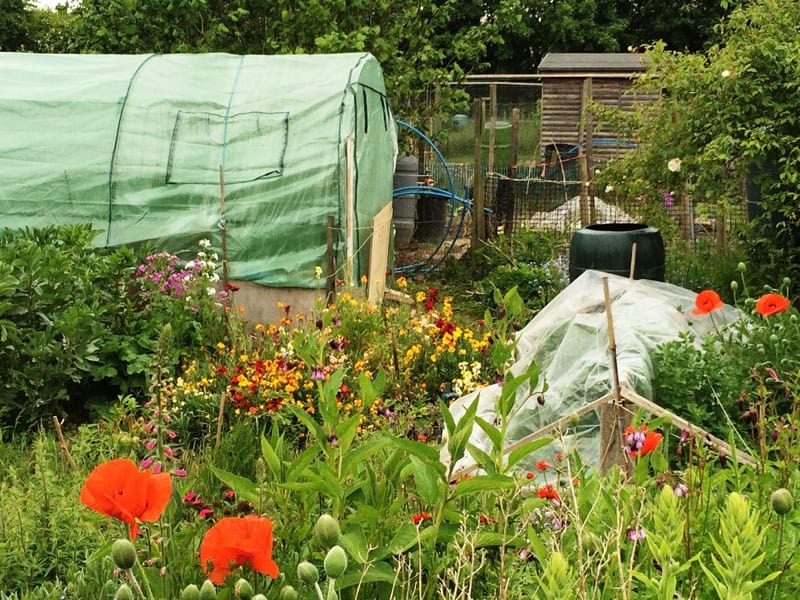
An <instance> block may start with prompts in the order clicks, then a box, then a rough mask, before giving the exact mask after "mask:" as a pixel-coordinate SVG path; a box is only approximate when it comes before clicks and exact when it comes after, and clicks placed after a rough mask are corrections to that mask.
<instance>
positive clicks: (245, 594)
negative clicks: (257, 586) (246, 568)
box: [233, 579, 253, 600]
mask: <svg viewBox="0 0 800 600" xmlns="http://www.w3.org/2000/svg"><path fill="white" fill-rule="evenodd" d="M233 593H234V595H235V596H236V597H237V598H241V600H253V586H251V585H250V583H249V582H248V581H247V579H239V580H238V581H237V582H236V585H235V586H234V588H233Z"/></svg>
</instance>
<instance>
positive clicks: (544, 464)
mask: <svg viewBox="0 0 800 600" xmlns="http://www.w3.org/2000/svg"><path fill="white" fill-rule="evenodd" d="M549 468H550V465H549V464H547V461H546V460H540V461H539V462H537V463H536V470H537V471H547V469H549Z"/></svg>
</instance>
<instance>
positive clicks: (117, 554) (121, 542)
mask: <svg viewBox="0 0 800 600" xmlns="http://www.w3.org/2000/svg"><path fill="white" fill-rule="evenodd" d="M111 558H113V559H114V564H115V565H117V566H118V567H119V568H120V569H125V570H126V571H127V570H128V569H132V568H133V565H135V564H136V546H134V545H133V544H132V543H131V541H130V540H126V539H118V540H115V541H114V543H113V544H112V545H111Z"/></svg>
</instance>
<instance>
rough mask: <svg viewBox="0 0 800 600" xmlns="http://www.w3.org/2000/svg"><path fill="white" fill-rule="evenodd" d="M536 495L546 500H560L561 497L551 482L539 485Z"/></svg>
mask: <svg viewBox="0 0 800 600" xmlns="http://www.w3.org/2000/svg"><path fill="white" fill-rule="evenodd" d="M536 495H537V496H538V497H539V498H543V499H547V500H555V501H556V502H558V501H559V500H561V497H560V496H559V495H558V490H557V489H556V488H555V487H553V484H552V483H548V484H546V485H543V486H542V487H540V488H539V491H538V492H536Z"/></svg>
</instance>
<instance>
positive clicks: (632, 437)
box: [625, 429, 647, 456]
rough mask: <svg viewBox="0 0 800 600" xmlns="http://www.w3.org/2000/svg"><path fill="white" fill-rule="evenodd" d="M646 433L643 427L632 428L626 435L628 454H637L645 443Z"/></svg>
mask: <svg viewBox="0 0 800 600" xmlns="http://www.w3.org/2000/svg"><path fill="white" fill-rule="evenodd" d="M646 437H647V436H646V434H645V432H644V431H642V430H641V429H631V432H630V433H629V434H628V435H626V436H625V446H627V450H628V454H629V455H631V456H634V455H637V454H638V453H639V451H640V450H641V449H642V446H643V445H644V440H645V438H646Z"/></svg>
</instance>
